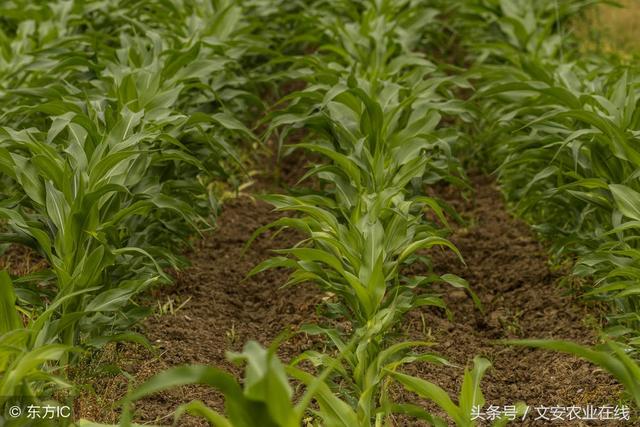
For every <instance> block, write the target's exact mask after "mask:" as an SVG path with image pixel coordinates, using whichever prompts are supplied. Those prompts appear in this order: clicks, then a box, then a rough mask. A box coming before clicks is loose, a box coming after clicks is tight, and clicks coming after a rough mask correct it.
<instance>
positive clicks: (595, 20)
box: [575, 0, 640, 57]
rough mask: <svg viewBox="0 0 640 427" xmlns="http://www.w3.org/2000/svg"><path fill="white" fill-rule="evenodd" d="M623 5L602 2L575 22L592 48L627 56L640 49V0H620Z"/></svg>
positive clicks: (618, 1) (637, 52) (576, 28)
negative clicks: (603, 3)
mask: <svg viewBox="0 0 640 427" xmlns="http://www.w3.org/2000/svg"><path fill="white" fill-rule="evenodd" d="M617 3H619V4H620V5H621V6H623V7H622V8H618V7H613V6H609V5H601V6H598V7H596V8H594V9H593V10H591V11H589V12H588V13H587V14H586V16H584V17H583V18H581V19H580V21H578V22H576V23H575V31H576V33H577V34H578V35H579V36H580V38H581V39H582V40H585V41H586V43H585V45H586V47H587V48H588V49H596V50H600V51H603V52H605V53H611V52H616V53H618V54H621V55H622V56H623V57H630V56H632V55H633V54H639V53H640V0H617Z"/></svg>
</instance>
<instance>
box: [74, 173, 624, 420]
mask: <svg viewBox="0 0 640 427" xmlns="http://www.w3.org/2000/svg"><path fill="white" fill-rule="evenodd" d="M473 183H474V186H475V189H476V192H477V194H476V196H475V197H473V198H472V200H471V201H468V202H467V201H464V200H463V199H462V198H461V197H460V195H459V194H458V192H457V191H456V190H454V189H452V188H449V187H447V188H444V189H442V191H440V192H439V193H440V196H441V197H443V198H445V199H447V200H449V201H450V202H451V203H452V204H453V205H454V206H455V207H456V209H458V211H459V212H461V213H462V214H463V215H464V216H465V217H467V218H470V219H471V225H468V226H467V227H458V228H457V229H456V230H455V232H454V234H453V236H452V240H453V241H454V243H455V244H456V245H457V246H458V248H459V249H460V250H461V252H462V253H463V255H464V257H465V260H466V263H467V266H466V267H465V266H463V265H462V264H461V263H460V262H459V261H457V260H456V259H455V258H454V257H452V256H450V255H449V254H447V253H445V252H439V251H431V253H430V255H432V256H433V257H434V259H435V262H436V265H438V270H439V271H441V272H445V271H446V272H451V273H455V274H458V275H460V276H461V277H464V278H466V279H467V280H468V281H469V282H470V284H471V286H472V287H473V289H474V291H475V292H476V293H477V295H478V296H479V297H480V299H481V300H482V303H483V305H484V310H485V314H482V313H481V312H480V311H478V310H477V309H475V308H474V306H473V304H472V303H471V302H470V300H469V299H468V298H467V297H466V296H465V294H464V293H462V292H459V291H457V290H453V291H451V290H450V289H446V295H447V296H446V300H447V302H448V304H449V307H450V308H451V310H452V312H453V314H454V318H453V320H451V321H450V320H448V319H447V318H446V316H444V315H443V313H441V312H440V311H438V310H429V309H425V310H423V311H422V312H420V311H416V312H413V313H411V314H410V315H409V316H408V319H407V322H405V331H406V334H407V335H409V336H411V337H413V338H417V339H425V338H426V339H428V340H434V341H435V342H437V346H436V347H435V350H436V351H437V352H438V353H439V354H441V355H442V356H444V357H446V358H447V359H449V360H450V361H451V362H452V363H455V364H456V365H458V367H437V366H434V365H415V366H412V367H410V368H408V370H409V371H411V372H412V373H414V374H419V375H420V376H421V377H423V378H426V379H429V380H432V381H434V382H435V383H437V384H439V385H440V386H441V387H443V388H444V389H445V390H447V391H449V392H450V393H452V394H456V395H457V393H458V392H459V388H460V384H461V381H462V375H463V367H464V366H468V365H469V364H470V361H471V360H472V359H473V357H474V356H475V355H482V356H485V357H487V358H488V359H490V360H491V362H492V364H493V368H492V369H491V370H490V372H489V373H488V375H487V376H486V377H485V379H484V381H483V391H484V395H485V398H486V401H487V405H489V404H493V405H506V404H514V403H515V402H517V401H524V402H526V403H527V404H529V405H545V406H555V405H561V406H571V405H586V404H587V403H590V404H594V405H603V404H612V405H615V404H617V403H618V399H619V394H620V387H619V386H618V385H617V384H616V383H615V381H613V380H612V378H611V377H610V376H609V375H607V374H606V373H604V372H602V371H600V370H599V369H597V368H595V367H594V366H593V365H590V364H588V363H586V362H583V361H580V360H578V359H576V358H573V357H571V356H568V355H564V354H559V353H553V352H546V351H540V350H531V349H524V348H513V347H505V346H502V345H495V344H494V341H495V340H498V339H502V338H524V337H530V338H534V337H535V338H549V337H554V338H566V339H571V340H574V341H578V342H582V343H593V342H594V341H595V332H594V330H595V329H596V326H597V325H598V323H599V322H598V316H599V314H598V313H599V311H598V310H597V309H596V308H594V307H588V306H586V305H585V304H583V303H582V302H581V301H579V300H577V299H576V298H574V297H572V296H571V295H570V294H568V293H567V292H566V289H565V288H563V287H560V286H558V284H557V282H558V280H559V279H560V277H561V275H560V273H554V272H552V271H551V270H550V266H549V264H548V262H547V256H546V254H545V250H544V248H543V247H542V246H541V245H540V244H539V243H538V242H537V240H536V239H535V237H534V236H533V235H532V233H531V231H530V230H529V228H528V227H527V226H526V225H525V224H523V223H521V222H520V221H517V220H515V219H513V218H512V217H511V216H510V215H509V214H508V213H507V211H506V209H505V206H504V203H503V201H502V197H501V195H500V194H499V192H498V190H497V189H496V188H495V186H494V184H493V181H492V180H491V179H489V178H487V177H484V176H478V177H476V178H474V179H473ZM276 217H277V216H276V215H274V214H273V213H272V212H271V211H270V208H269V207H268V206H266V205H265V204H263V203H261V202H254V201H252V200H251V199H249V198H247V197H243V198H239V199H236V200H233V201H231V202H229V203H228V204H226V205H225V207H224V211H223V214H222V215H221V217H220V218H219V229H218V230H217V231H216V233H214V234H212V235H210V236H207V237H206V238H205V239H204V240H202V241H201V242H200V243H199V244H198V245H197V247H196V248H195V249H194V250H193V251H192V252H191V253H190V254H188V257H189V258H190V259H191V262H192V266H191V267H190V268H188V269H187V270H185V271H183V272H181V273H179V274H177V275H176V283H175V285H173V286H171V287H167V288H164V289H160V290H157V291H156V292H155V293H154V294H153V298H154V299H155V300H157V301H158V302H160V303H161V304H163V303H166V302H167V301H173V305H174V307H176V306H179V305H180V304H181V303H185V304H184V306H183V307H181V308H180V309H179V310H177V311H176V312H175V313H173V314H165V315H162V316H152V317H150V318H149V319H148V320H147V321H146V322H145V333H146V335H147V337H148V338H149V339H150V341H151V342H152V343H154V344H155V345H156V346H157V347H158V349H159V354H158V355H156V356H154V355H152V354H151V353H149V352H147V351H146V350H143V349H141V348H137V347H133V346H128V345H127V346H121V347H120V349H118V350H117V351H112V352H107V353H105V354H103V355H102V357H103V358H105V359H106V361H108V362H110V363H112V364H116V365H119V366H120V367H122V368H123V369H125V370H126V371H127V372H128V373H129V374H130V375H132V376H133V377H134V378H135V382H136V383H137V382H139V381H141V380H144V379H145V378H147V377H149V376H150V375H152V374H154V373H156V372H159V371H161V370H163V369H165V368H167V367H169V366H173V365H179V364H185V363H206V364H209V365H215V366H220V367H223V368H225V369H228V370H230V371H232V372H234V373H236V374H240V373H241V372H240V370H239V369H238V368H237V367H235V366H233V365H230V364H229V363H228V362H227V361H226V359H225V351H226V350H240V349H241V347H242V344H243V343H244V342H246V341H247V340H250V339H254V340H257V341H259V342H261V343H263V344H268V343H269V342H270V341H271V340H273V339H274V338H275V337H276V336H277V335H278V334H279V333H280V332H281V331H282V330H284V329H285V328H287V327H291V328H293V329H294V330H295V329H296V328H297V327H298V326H299V325H300V324H303V323H309V322H313V321H314V319H315V307H316V305H317V304H318V303H319V302H320V301H321V299H322V295H321V294H320V293H319V292H318V291H317V290H316V289H315V288H314V287H313V286H312V285H308V286H296V287H292V288H287V289H282V287H281V286H282V284H283V283H284V282H285V281H286V272H285V271H270V272H267V273H263V274H260V275H258V276H256V277H254V278H250V279H247V280H244V278H245V275H246V273H247V272H248V271H249V270H250V269H251V268H252V267H253V266H255V265H256V264H257V263H258V262H259V261H261V260H263V259H265V258H266V257H268V256H269V249H272V248H274V247H287V246H291V245H292V244H293V243H295V242H296V241H297V238H296V236H293V235H280V236H278V237H277V238H275V239H273V240H272V239H270V238H269V237H270V236H268V235H267V236H263V237H261V238H259V239H258V240H257V241H256V242H255V243H254V245H253V246H251V247H250V249H249V250H248V251H247V253H246V254H244V255H243V254H242V248H243V245H244V243H245V241H246V240H247V238H248V237H249V236H250V235H251V233H252V232H253V231H254V230H255V229H256V228H258V227H259V226H261V225H264V224H266V223H268V222H270V221H272V220H274V219H275V218H276ZM418 272H419V271H417V270H416V273H418ZM442 289H443V290H444V288H442ZM155 304H157V302H156V303H155ZM312 345H313V342H311V340H310V339H309V338H307V337H305V336H303V335H297V336H295V337H294V338H293V339H291V340H289V341H287V342H285V343H284V344H283V345H282V346H281V348H280V355H281V356H282V357H283V358H284V359H285V360H289V359H290V357H291V356H293V355H296V354H299V353H300V352H301V351H304V350H305V349H307V348H309V347H310V346H312ZM103 362H105V361H103ZM84 375H85V377H86V378H88V377H90V375H91V374H90V373H89V371H87V372H85V373H84ZM93 388H94V391H95V392H94V393H87V394H86V395H84V396H83V397H82V398H81V399H79V400H78V405H77V407H76V414H79V415H81V416H84V417H86V418H89V419H93V420H99V421H105V422H114V421H116V420H117V410H115V409H114V405H113V404H112V402H114V401H116V400H117V399H118V398H120V397H122V396H123V394H124V393H125V392H126V388H127V380H126V378H125V376H123V375H115V376H112V377H111V378H106V377H105V376H104V375H103V376H101V377H99V378H95V384H94V387H93ZM193 399H200V400H203V401H204V402H205V403H207V404H208V405H210V406H212V407H214V408H217V409H218V410H221V409H222V399H221V397H220V396H219V395H218V394H216V393H215V392H213V391H211V390H207V389H204V388H199V387H190V388H183V389H181V390H176V391H171V392H167V393H163V394H160V395H157V396H154V397H151V398H148V399H145V400H143V401H141V402H139V403H138V405H137V407H136V408H137V410H136V414H137V416H138V419H139V420H140V421H156V422H158V421H162V422H163V423H165V424H170V418H169V417H170V413H171V411H172V410H173V409H175V408H176V407H177V406H178V405H179V404H180V403H184V402H187V401H190V400H193ZM402 424H403V425H409V426H417V425H419V424H418V423H412V422H409V423H404V422H403V423H402ZM543 424H544V423H541V422H536V423H531V422H529V423H527V422H525V423H524V424H522V425H543ZM200 425H206V424H205V423H204V422H202V421H200V420H196V419H186V418H185V419H182V420H181V421H180V426H185V427H188V426H200ZM553 425H556V426H562V425H571V426H580V425H582V424H581V423H580V422H576V421H574V422H571V423H562V422H554V423H553ZM589 425H594V424H589ZM607 425H611V426H613V425H616V422H611V423H609V424H607ZM618 425H619V424H618ZM625 425H632V423H627V424H625Z"/></svg>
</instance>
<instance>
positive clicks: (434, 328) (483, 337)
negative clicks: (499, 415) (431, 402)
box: [406, 176, 640, 426]
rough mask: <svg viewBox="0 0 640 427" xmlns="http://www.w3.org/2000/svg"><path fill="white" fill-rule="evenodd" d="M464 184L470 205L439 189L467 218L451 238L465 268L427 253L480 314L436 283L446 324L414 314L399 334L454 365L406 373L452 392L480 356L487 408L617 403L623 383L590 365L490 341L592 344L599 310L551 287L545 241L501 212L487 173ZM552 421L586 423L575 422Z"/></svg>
mask: <svg viewBox="0 0 640 427" xmlns="http://www.w3.org/2000/svg"><path fill="white" fill-rule="evenodd" d="M472 182H473V186H474V188H475V196H474V197H472V198H471V199H470V200H469V201H465V200H463V199H462V198H461V197H460V195H459V194H458V192H457V191H456V190H455V189H453V188H451V187H448V188H446V189H444V191H443V192H442V193H441V194H440V197H443V198H444V199H445V200H447V201H449V202H450V203H451V204H452V205H453V206H454V207H455V208H456V210H457V211H458V212H460V213H462V214H463V215H464V216H465V217H466V218H467V219H468V220H469V223H468V226H467V227H464V226H460V227H457V229H456V230H455V231H454V233H453V235H452V236H450V239H451V240H452V241H453V243H454V244H455V245H456V246H457V247H458V249H459V250H460V251H461V253H462V255H463V257H464V259H465V262H466V264H467V265H466V266H464V265H463V264H462V263H461V262H460V261H459V260H458V258H457V257H456V256H455V255H453V254H452V253H449V252H445V251H432V253H431V256H432V258H433V259H434V263H435V265H436V266H437V269H438V271H439V273H441V274H442V273H445V272H448V273H453V274H457V275H459V276H460V277H463V278H465V279H466V280H468V282H469V284H470V285H471V287H472V289H473V290H474V292H475V293H476V294H477V295H478V297H479V298H480V300H481V301H482V305H483V308H484V314H483V313H482V312H480V311H479V310H478V309H476V308H475V306H474V304H473V302H472V301H471V299H470V298H468V297H467V295H466V294H465V293H464V292H463V291H459V290H455V289H452V288H448V289H447V288H444V287H443V288H440V289H442V290H444V292H443V294H444V295H445V300H446V301H447V305H448V307H449V308H450V310H451V311H452V312H453V316H454V318H453V321H449V320H448V319H447V318H446V316H443V314H442V312H441V311H440V310H437V311H436V310H425V311H423V312H422V313H421V312H412V313H409V316H408V321H407V324H406V331H407V334H408V335H409V336H412V337H413V338H417V339H425V338H426V339H428V340H429V339H431V340H434V341H435V342H436V343H437V344H436V346H435V347H434V350H436V352H437V353H438V354H441V355H443V356H445V357H446V358H447V359H448V360H449V361H450V362H452V363H454V364H456V365H458V366H459V367H458V368H455V367H441V366H434V365H419V366H413V367H411V368H409V369H408V370H409V371H410V372H411V371H412V372H411V373H413V374H418V375H419V376H420V377H423V378H425V379H428V380H430V381H433V382H434V383H436V384H438V385H440V386H441V387H443V388H444V389H445V390H446V391H448V392H449V393H451V394H454V395H457V393H459V391H460V386H461V383H462V378H463V374H464V369H463V368H464V367H465V366H469V367H470V366H471V364H472V363H471V362H472V360H473V357H474V356H476V355H482V356H484V357H486V358H488V359H489V360H490V361H491V363H492V368H491V369H490V370H489V372H488V374H487V375H486V376H485V378H484V380H483V382H482V384H483V385H482V390H483V393H484V396H485V400H486V405H485V407H487V406H489V405H497V406H504V405H513V404H515V403H516V402H519V401H521V402H525V403H526V404H527V405H529V406H530V407H531V411H532V412H531V415H532V416H533V418H535V417H537V416H538V413H537V412H536V410H535V409H534V408H535V407H536V406H546V407H550V406H564V407H567V406H573V405H576V406H582V407H583V406H586V405H588V404H592V405H594V406H602V405H616V404H618V403H619V399H620V393H621V391H622V389H621V387H620V386H619V385H618V384H617V383H616V382H615V380H614V379H613V378H612V377H611V376H610V375H608V374H607V373H605V372H603V371H602V370H600V369H598V368H597V367H595V366H594V365H591V364H589V363H587V362H585V361H582V360H580V359H577V358H575V357H572V356H570V355H565V354H560V353H555V352H549V351H543V350H534V349H529V348H521V347H510V346H504V345H501V344H500V343H499V342H497V341H498V340H503V339H519V338H554V339H567V340H571V341H575V342H578V343H583V344H594V343H595V342H596V340H597V335H596V331H597V330H598V329H599V325H600V320H599V318H600V317H601V314H602V311H601V309H600V308H599V307H596V306H593V305H591V306H589V305H587V304H585V302H584V301H582V300H580V299H578V298H577V297H576V296H575V295H574V293H573V292H571V291H570V289H569V288H568V287H567V286H562V285H560V284H559V283H558V282H560V281H561V279H562V278H563V277H564V276H563V275H562V272H560V271H555V272H554V271H552V269H551V266H550V265H549V262H548V257H547V256H546V252H545V249H544V247H543V246H542V245H541V244H540V243H539V242H538V240H537V239H536V238H535V236H534V235H533V234H532V232H531V230H530V228H529V227H528V226H527V225H526V224H524V223H523V222H521V221H518V220H516V219H514V218H513V217H512V216H511V215H510V214H509V213H508V212H507V210H506V208H505V205H504V201H503V198H502V195H501V194H500V192H499V190H498V189H497V188H496V186H495V184H494V182H493V180H492V179H491V178H489V177H487V176H476V177H474V178H472ZM415 272H416V273H420V272H419V271H417V270H416V271H415ZM616 423H620V424H616ZM544 424H545V423H544V422H543V421H540V420H538V421H536V422H532V420H531V417H530V418H529V420H528V421H525V422H524V423H522V424H521V425H544ZM552 424H553V425H554V426H564V425H567V426H580V425H587V424H584V423H582V422H580V421H576V420H574V421H571V422H568V421H567V422H562V421H555V422H553V423H552ZM621 424H623V423H622V422H620V421H609V422H608V423H605V422H603V423H602V425H609V426H613V425H621ZM588 425H598V424H597V423H594V422H590V423H589V424H588ZM624 425H640V423H639V424H634V423H624Z"/></svg>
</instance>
